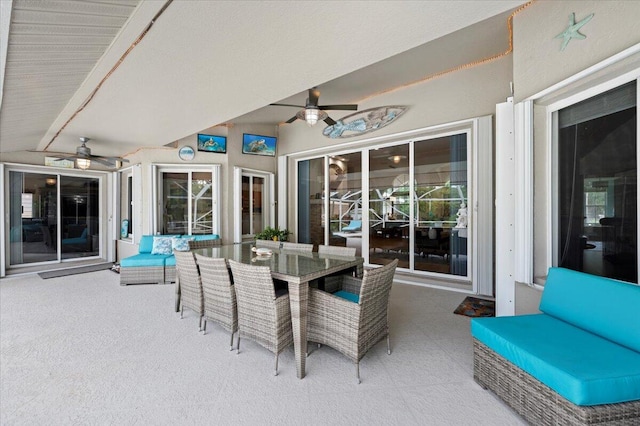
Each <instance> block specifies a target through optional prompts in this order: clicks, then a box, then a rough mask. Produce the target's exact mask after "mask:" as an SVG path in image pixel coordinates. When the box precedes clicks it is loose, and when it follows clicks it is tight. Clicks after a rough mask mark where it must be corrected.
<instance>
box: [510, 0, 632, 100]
mask: <svg viewBox="0 0 640 426" xmlns="http://www.w3.org/2000/svg"><path fill="white" fill-rule="evenodd" d="M571 13H575V20H576V22H579V21H580V20H582V19H584V18H585V17H587V16H588V15H590V14H592V13H593V14H594V16H593V18H592V19H591V21H589V22H588V23H587V24H586V25H585V26H583V27H582V29H581V30H580V32H581V33H582V34H584V35H585V36H586V37H587V38H586V39H585V40H577V39H573V40H571V41H570V42H569V44H568V45H567V47H566V48H565V50H564V51H560V46H561V44H562V39H557V38H554V37H555V36H557V35H558V34H560V33H562V32H563V31H564V30H565V29H566V28H567V26H568V24H569V15H571ZM639 16H640V1H549V0H542V1H537V2H535V3H533V4H532V5H531V6H529V7H528V8H526V9H524V10H523V11H522V12H520V13H519V14H517V15H516V16H515V17H514V20H513V40H514V52H513V80H514V92H515V93H514V94H515V101H516V102H518V101H520V100H523V99H526V98H527V97H529V96H532V95H534V94H536V93H538V92H540V91H541V90H543V89H546V88H547V87H549V86H552V85H554V84H555V83H558V82H559V81H562V80H564V79H565V78H568V77H570V76H572V75H574V74H576V73H577V72H579V71H582V70H584V69H585V68H588V67H589V66H591V65H593V64H595V63H597V62H600V61H602V60H604V59H606V58H608V57H610V56H612V55H613V54H615V53H618V52H620V51H622V50H624V49H626V48H628V47H630V46H633V45H634V44H637V43H640V26H639V25H638V17H639Z"/></svg>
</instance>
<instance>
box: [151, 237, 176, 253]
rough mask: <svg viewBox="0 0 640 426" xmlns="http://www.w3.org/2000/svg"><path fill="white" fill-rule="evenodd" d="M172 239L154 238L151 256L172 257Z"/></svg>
mask: <svg viewBox="0 0 640 426" xmlns="http://www.w3.org/2000/svg"><path fill="white" fill-rule="evenodd" d="M172 239H173V238H171V237H154V238H153V248H152V249H151V254H164V255H167V256H168V255H170V254H172V253H173V251H171V240H172Z"/></svg>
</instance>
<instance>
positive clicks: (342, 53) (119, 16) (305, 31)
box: [0, 0, 524, 155]
mask: <svg viewBox="0 0 640 426" xmlns="http://www.w3.org/2000/svg"><path fill="white" fill-rule="evenodd" d="M523 3H524V2H523V1H515V0H513V1H511V0H509V1H504V0H499V1H456V2H451V1H428V2H424V1H376V2H361V1H344V2H340V3H338V2H313V3H311V2H299V1H277V2H276V1H262V2H254V1H234V2H227V1H197V2H196V1H180V0H175V1H171V0H168V1H149V0H142V1H138V0H109V1H108V2H107V1H105V0H83V1H56V2H36V1H32V0H13V1H12V2H11V1H5V0H3V2H2V7H3V9H2V11H3V13H2V14H1V18H0V19H1V21H0V31H1V34H0V35H2V37H0V39H1V40H2V42H0V44H1V46H0V47H2V52H1V53H2V54H1V55H0V59H1V60H2V64H1V66H0V69H1V70H2V72H3V74H4V75H3V77H4V78H3V82H2V84H3V86H2V104H1V105H0V152H12V151H22V150H40V151H43V150H46V151H50V152H73V151H74V150H75V147H76V146H77V145H79V142H78V138H79V137H81V136H86V137H90V138H92V140H93V141H94V144H93V145H92V149H93V153H94V154H100V155H126V154H127V153H130V152H133V151H135V150H136V149H138V148H140V147H144V146H148V147H154V146H162V145H166V144H168V143H171V142H173V141H176V140H178V139H180V138H183V137H186V136H188V135H190V134H193V133H197V132H199V131H202V130H204V129H207V128H209V127H212V126H215V125H220V124H224V123H233V124H248V123H255V124H272V125H274V126H275V125H277V124H278V123H281V122H283V121H285V120H287V119H288V118H290V117H291V116H292V115H293V114H295V112H296V110H295V109H290V108H286V107H268V106H267V105H269V104H270V103H273V102H285V103H295V104H304V101H305V98H306V94H307V89H309V88H310V87H314V86H318V87H319V89H320V91H321V104H328V103H329V104H336V103H353V102H358V101H360V100H362V99H364V98H366V97H368V96H371V95H374V94H376V93H379V92H381V91H385V90H389V89H392V88H394V87H398V86H402V85H404V84H406V83H409V82H414V81H417V80H420V79H421V78H424V77H425V76H428V75H432V74H435V73H438V72H440V71H442V70H446V69H450V68H452V67H455V66H456V65H460V64H463V63H468V62H470V61H473V60H478V59H481V58H484V57H487V56H491V55H494V54H496V53H500V52H503V51H504V50H505V49H507V48H508V31H507V25H506V18H507V16H508V14H509V12H510V11H512V10H513V8H515V7H518V6H519V5H521V4H523ZM8 6H9V7H11V6H12V13H11V14H9V17H7V15H8V14H7V13H6V11H7V10H8ZM338 6H339V7H338ZM490 18H492V19H490ZM150 24H152V25H151V26H150V28H149V25H150ZM146 28H149V29H148V31H147V32H146V33H144V31H145V29H146ZM463 29H465V30H463ZM460 30H463V31H460ZM142 34H144V37H142V38H140V36H141V35H142ZM7 35H8V36H7ZM7 40H8V43H7ZM136 40H140V41H139V42H138V43H137V44H136ZM128 49H130V52H129V54H128V55H127V56H126V57H125V58H124V60H123V61H122V62H121V63H120V64H119V66H117V68H115V70H114V71H113V72H112V73H111V74H109V73H110V71H111V70H112V69H114V66H116V64H118V63H119V61H120V59H121V58H122V57H123V54H124V53H125V52H126V51H127V50H128ZM5 56H6V61H5ZM105 76H108V78H106V79H105ZM101 82H102V84H101ZM96 88H99V89H98V90H97V91H95V90H96ZM94 91H95V94H94V96H93V97H92V98H91V94H92V92H94ZM88 99H90V101H89V102H88V103H87V100H88ZM82 105H85V107H84V108H83V109H82V110H81V111H79V109H80V108H81V107H82ZM78 111H79V112H78ZM74 114H75V115H74ZM332 115H336V116H340V114H339V112H338V111H337V112H336V114H332ZM292 125H304V124H302V123H300V122H295V123H294V124H292ZM310 131H321V129H320V128H319V127H316V128H312V129H310Z"/></svg>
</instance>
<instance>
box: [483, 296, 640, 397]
mask: <svg viewBox="0 0 640 426" xmlns="http://www.w3.org/2000/svg"><path fill="white" fill-rule="evenodd" d="M545 291H546V290H545ZM471 334H472V335H473V337H475V338H476V339H478V340H479V341H481V342H482V343H484V344H485V345H486V346H488V347H489V348H491V349H492V350H493V351H495V352H496V353H498V354H499V355H501V356H502V357H503V358H505V359H507V360H508V361H510V362H511V363H513V364H514V365H516V366H518V367H520V368H521V369H523V370H524V371H526V372H527V373H529V374H530V375H532V376H533V377H535V378H536V379H538V380H539V381H540V382H542V383H544V384H545V385H547V386H549V387H550V388H551V389H553V390H554V391H556V392H557V393H558V394H560V395H562V396H563V397H564V398H566V399H567V400H569V401H571V402H572V403H574V404H576V405H600V404H613V403H618V402H627V401H634V400H639V399H640V353H638V352H635V351H632V350H631V349H629V348H626V347H624V346H621V345H618V344H616V343H613V342H611V341H609V340H607V339H604V338H602V337H599V336H596V335H595V334H592V333H589V332H586V331H584V330H582V329H580V328H577V327H574V326H573V325H571V324H568V323H566V322H564V321H561V320H559V319H556V318H554V317H552V316H550V315H546V314H536V315H521V316H515V317H499V318H474V319H473V320H472V321H471Z"/></svg>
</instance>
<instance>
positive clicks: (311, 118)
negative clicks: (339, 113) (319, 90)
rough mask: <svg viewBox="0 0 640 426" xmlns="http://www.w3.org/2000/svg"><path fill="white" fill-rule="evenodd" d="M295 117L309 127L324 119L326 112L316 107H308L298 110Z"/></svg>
mask: <svg viewBox="0 0 640 426" xmlns="http://www.w3.org/2000/svg"><path fill="white" fill-rule="evenodd" d="M296 117H297V118H298V119H300V120H304V121H306V122H307V124H308V125H309V127H311V126H313V125H314V124H316V123H317V122H318V121H319V120H324V119H325V118H327V117H328V115H327V113H326V112H324V111H322V110H320V109H318V108H315V107H309V108H305V109H303V110H301V111H299V112H298V113H297V114H296Z"/></svg>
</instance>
